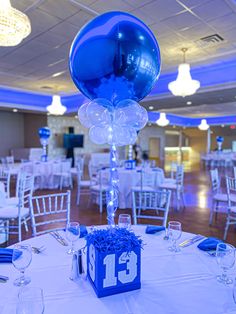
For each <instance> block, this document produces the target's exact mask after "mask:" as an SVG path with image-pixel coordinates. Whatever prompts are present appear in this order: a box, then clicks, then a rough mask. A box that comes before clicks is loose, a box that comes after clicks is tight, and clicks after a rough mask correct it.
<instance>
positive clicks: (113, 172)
mask: <svg viewBox="0 0 236 314" xmlns="http://www.w3.org/2000/svg"><path fill="white" fill-rule="evenodd" d="M118 182H119V178H118V171H117V157H116V146H115V145H114V144H113V145H111V147H110V187H109V190H108V192H107V221H108V225H109V226H110V227H115V212H116V210H117V208H118V194H119V187H118Z"/></svg>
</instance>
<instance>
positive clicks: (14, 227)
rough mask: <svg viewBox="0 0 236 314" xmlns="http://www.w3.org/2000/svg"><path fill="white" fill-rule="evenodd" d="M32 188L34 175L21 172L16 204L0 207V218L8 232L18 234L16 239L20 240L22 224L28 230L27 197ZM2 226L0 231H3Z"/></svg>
mask: <svg viewBox="0 0 236 314" xmlns="http://www.w3.org/2000/svg"><path fill="white" fill-rule="evenodd" d="M33 190H34V177H33V176H31V175H27V174H26V173H25V174H22V175H21V177H20V182H19V195H18V198H19V201H18V204H17V205H8V204H6V206H3V207H1V208H0V220H2V221H3V222H4V224H5V227H6V229H5V230H7V232H8V234H18V241H19V242H21V240H22V224H24V225H25V229H26V232H27V231H28V227H27V220H28V219H29V218H30V210H29V199H30V198H31V197H32V194H33ZM5 230H4V228H3V229H1V230H0V232H1V233H2V232H5Z"/></svg>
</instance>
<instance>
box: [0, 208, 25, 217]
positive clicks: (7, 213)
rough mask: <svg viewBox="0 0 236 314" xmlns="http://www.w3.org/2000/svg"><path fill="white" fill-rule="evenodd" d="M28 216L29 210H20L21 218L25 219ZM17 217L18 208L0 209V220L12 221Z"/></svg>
mask: <svg viewBox="0 0 236 314" xmlns="http://www.w3.org/2000/svg"><path fill="white" fill-rule="evenodd" d="M28 215H29V208H22V209H21V217H26V216H28ZM17 217H18V207H17V206H9V207H8V206H6V207H1V208H0V219H13V218H17Z"/></svg>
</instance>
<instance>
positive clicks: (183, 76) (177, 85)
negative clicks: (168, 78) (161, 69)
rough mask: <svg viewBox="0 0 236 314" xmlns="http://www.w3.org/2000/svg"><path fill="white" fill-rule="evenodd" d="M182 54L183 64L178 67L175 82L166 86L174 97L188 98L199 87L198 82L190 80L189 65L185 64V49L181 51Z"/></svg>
mask: <svg viewBox="0 0 236 314" xmlns="http://www.w3.org/2000/svg"><path fill="white" fill-rule="evenodd" d="M181 50H182V52H183V63H181V64H180V65H179V67H178V75H177V79H176V81H173V82H171V83H169V84H168V88H169V90H170V91H171V93H172V94H173V95H174V96H182V97H185V96H190V95H193V94H194V93H196V91H197V89H198V88H199V87H200V82H199V81H196V80H192V77H191V74H190V65H189V64H188V63H186V62H185V53H186V51H187V50H188V49H187V48H183V49H181Z"/></svg>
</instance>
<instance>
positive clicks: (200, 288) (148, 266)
mask: <svg viewBox="0 0 236 314" xmlns="http://www.w3.org/2000/svg"><path fill="white" fill-rule="evenodd" d="M133 229H134V230H135V233H136V234H138V235H141V236H142V239H143V240H144V243H145V246H144V249H143V250H142V252H141V255H142V256H141V289H140V290H135V291H130V292H126V293H122V294H117V295H113V296H109V297H105V298H100V299H99V298H97V296H96V295H95V292H94V291H93V288H92V286H91V285H90V283H89V281H88V280H80V281H78V282H77V283H75V282H73V281H71V280H70V279H69V276H70V270H71V259H72V258H71V256H69V255H67V254H66V250H67V249H68V247H63V246H62V245H61V244H60V243H58V242H57V241H56V240H55V239H54V238H52V237H51V236H50V235H44V236H40V237H36V238H33V239H29V240H27V241H25V242H26V243H29V244H31V245H33V246H37V247H39V246H41V245H44V246H46V251H45V252H44V253H42V254H39V255H35V254H34V255H33V259H32V263H31V265H30V266H29V268H28V269H27V271H26V273H27V275H29V276H30V277H31V280H32V282H31V284H30V285H31V286H37V287H40V288H42V289H43V292H44V296H45V312H44V313H45V314H65V313H71V314H73V313H75V314H77V313H83V314H94V313H99V314H149V313H150V314H153V313H160V314H223V313H236V305H235V304H234V302H233V296H232V286H225V285H223V284H220V283H218V282H217V280H216V275H217V274H218V273H219V272H220V271H219V268H218V266H217V263H216V259H215V258H214V257H212V256H209V255H208V254H206V253H205V252H203V251H200V250H198V249H197V247H196V246H197V244H194V245H192V246H189V247H186V248H184V249H182V251H181V252H180V253H177V254H173V253H172V252H170V251H169V250H168V246H169V245H170V243H169V242H168V241H164V240H163V233H162V232H161V233H158V234H155V235H147V234H145V233H144V230H145V226H135V227H134V228H133ZM190 236H191V235H190V234H187V233H184V234H183V235H182V238H181V241H183V240H185V239H187V238H189V237H190ZM84 244H85V242H84V240H83V239H80V240H79V241H78V242H77V244H76V246H77V248H80V247H83V246H84ZM0 269H1V272H0V273H1V275H6V276H9V277H10V280H9V281H8V282H7V283H5V284H0V300H1V302H0V314H13V313H15V308H16V299H17V293H18V291H19V289H18V288H17V287H15V286H14V285H13V281H14V280H15V278H16V277H17V276H18V275H19V273H18V272H17V271H16V270H15V269H14V267H13V265H12V264H1V267H0ZM232 272H233V273H234V275H235V270H234V269H233V270H232ZM32 314H33V313H32Z"/></svg>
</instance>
